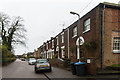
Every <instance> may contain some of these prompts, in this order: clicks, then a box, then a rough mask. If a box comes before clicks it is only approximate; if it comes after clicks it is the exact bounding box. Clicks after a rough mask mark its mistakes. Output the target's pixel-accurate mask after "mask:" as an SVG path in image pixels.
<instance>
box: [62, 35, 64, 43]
mask: <svg viewBox="0 0 120 80" xmlns="http://www.w3.org/2000/svg"><path fill="white" fill-rule="evenodd" d="M61 37H62V43H64V33H62V34H61Z"/></svg>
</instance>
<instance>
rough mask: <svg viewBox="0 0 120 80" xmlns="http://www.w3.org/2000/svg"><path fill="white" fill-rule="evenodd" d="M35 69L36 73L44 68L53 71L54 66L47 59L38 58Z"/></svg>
mask: <svg viewBox="0 0 120 80" xmlns="http://www.w3.org/2000/svg"><path fill="white" fill-rule="evenodd" d="M34 70H35V72H36V73H37V72H38V71H43V70H48V71H49V72H51V71H52V68H51V65H50V63H49V62H48V60H47V59H37V61H36V63H35V67H34Z"/></svg>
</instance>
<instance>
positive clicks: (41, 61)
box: [37, 59, 47, 63]
mask: <svg viewBox="0 0 120 80" xmlns="http://www.w3.org/2000/svg"><path fill="white" fill-rule="evenodd" d="M46 62H47V60H45V59H43V60H37V63H46Z"/></svg>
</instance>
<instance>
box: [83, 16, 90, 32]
mask: <svg viewBox="0 0 120 80" xmlns="http://www.w3.org/2000/svg"><path fill="white" fill-rule="evenodd" d="M89 30H90V18H89V19H87V20H85V22H84V32H87V31H89Z"/></svg>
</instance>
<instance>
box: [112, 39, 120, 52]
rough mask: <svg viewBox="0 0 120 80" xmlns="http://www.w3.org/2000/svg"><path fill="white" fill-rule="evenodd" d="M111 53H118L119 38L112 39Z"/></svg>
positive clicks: (119, 50)
mask: <svg viewBox="0 0 120 80" xmlns="http://www.w3.org/2000/svg"><path fill="white" fill-rule="evenodd" d="M113 52H114V53H120V37H114V39H113Z"/></svg>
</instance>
